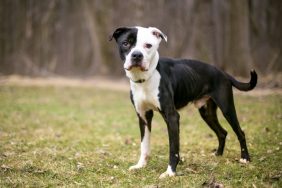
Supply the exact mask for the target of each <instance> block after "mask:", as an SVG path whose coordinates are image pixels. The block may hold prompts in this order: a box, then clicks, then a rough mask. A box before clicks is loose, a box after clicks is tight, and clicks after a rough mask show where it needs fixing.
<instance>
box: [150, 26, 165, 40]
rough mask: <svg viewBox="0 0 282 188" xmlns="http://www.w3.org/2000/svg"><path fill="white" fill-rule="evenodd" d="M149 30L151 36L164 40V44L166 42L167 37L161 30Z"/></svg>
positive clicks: (153, 28)
mask: <svg viewBox="0 0 282 188" xmlns="http://www.w3.org/2000/svg"><path fill="white" fill-rule="evenodd" d="M150 29H152V34H153V35H154V36H156V37H157V38H161V39H164V40H165V42H167V36H166V35H165V34H164V33H163V32H162V31H161V30H159V29H158V28H155V27H150Z"/></svg>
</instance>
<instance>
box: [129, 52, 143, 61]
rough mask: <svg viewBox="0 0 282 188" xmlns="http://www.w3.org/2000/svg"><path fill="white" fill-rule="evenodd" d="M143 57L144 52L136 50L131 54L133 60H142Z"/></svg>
mask: <svg viewBox="0 0 282 188" xmlns="http://www.w3.org/2000/svg"><path fill="white" fill-rule="evenodd" d="M142 59H143V54H142V53H141V52H139V51H135V52H133V53H132V54H131V60H132V61H133V62H140V61H141V60H142Z"/></svg>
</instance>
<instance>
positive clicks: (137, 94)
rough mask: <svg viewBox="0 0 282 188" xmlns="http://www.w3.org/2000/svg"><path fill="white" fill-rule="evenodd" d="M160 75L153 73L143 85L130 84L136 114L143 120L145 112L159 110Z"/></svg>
mask: <svg viewBox="0 0 282 188" xmlns="http://www.w3.org/2000/svg"><path fill="white" fill-rule="evenodd" d="M160 78H161V77H160V74H159V72H158V71H155V72H154V74H153V75H152V77H151V78H150V79H149V80H147V81H146V82H144V83H140V84H136V83H131V91H132V95H133V101H134V106H135V110H136V112H137V113H138V114H139V115H140V116H141V117H142V118H143V119H144V120H145V112H146V111H148V110H156V111H158V110H159V109H161V106H160V102H159V85H160Z"/></svg>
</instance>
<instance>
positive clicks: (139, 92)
mask: <svg viewBox="0 0 282 188" xmlns="http://www.w3.org/2000/svg"><path fill="white" fill-rule="evenodd" d="M137 29H138V34H137V42H136V46H135V47H134V48H133V49H132V50H131V51H130V53H129V54H128V55H127V56H126V60H125V63H124V67H125V71H126V76H127V77H128V78H130V80H131V81H130V88H131V92H132V95H133V102H134V106H135V110H136V112H137V113H138V114H139V116H140V117H141V118H142V119H143V120H144V121H145V123H146V124H147V121H146V117H145V114H146V111H148V110H156V111H157V110H159V109H161V106H160V102H159V85H160V79H161V75H160V73H159V72H158V71H157V69H156V67H157V65H158V61H159V53H158V51H157V50H158V47H159V43H160V42H161V39H160V38H157V37H156V36H154V35H153V34H152V29H154V28H142V27H137ZM146 43H149V44H151V45H152V47H151V48H149V49H148V48H146V47H145V44H146ZM136 50H137V51H140V52H141V53H142V54H143V56H144V58H143V62H142V66H144V67H145V69H146V71H141V70H140V68H132V69H131V70H127V67H130V64H131V54H132V52H134V51H136ZM141 79H142V80H145V82H143V83H135V82H134V81H137V80H141ZM140 148H141V154H140V158H139V161H138V163H137V164H136V165H134V166H131V167H130V168H129V170H134V169H139V168H142V167H144V166H146V164H147V160H148V157H149V154H150V131H149V129H148V127H147V126H145V133H144V137H143V140H142V142H141V147H140Z"/></svg>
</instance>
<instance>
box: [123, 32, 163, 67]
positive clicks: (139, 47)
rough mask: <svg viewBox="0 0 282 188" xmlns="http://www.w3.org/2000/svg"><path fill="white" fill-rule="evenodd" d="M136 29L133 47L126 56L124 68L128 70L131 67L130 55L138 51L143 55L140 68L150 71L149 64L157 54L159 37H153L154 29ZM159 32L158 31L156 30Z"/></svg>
mask: <svg viewBox="0 0 282 188" xmlns="http://www.w3.org/2000/svg"><path fill="white" fill-rule="evenodd" d="M136 28H137V29H138V32H137V39H136V44H135V47H134V48H132V49H131V51H130V52H129V54H128V55H127V56H126V59H125V63H124V68H125V69H128V67H130V65H131V55H132V53H133V52H135V51H139V52H141V53H142V54H143V57H144V58H143V61H142V66H143V67H144V68H145V70H149V69H150V63H151V62H152V61H153V59H154V58H155V56H156V54H157V50H158V48H159V44H160V42H161V40H162V39H161V37H156V36H155V35H153V32H154V31H155V30H157V29H156V28H151V27H149V28H144V27H136ZM157 31H159V30H157ZM147 44H149V46H150V45H152V46H151V47H150V48H148V45H147Z"/></svg>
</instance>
